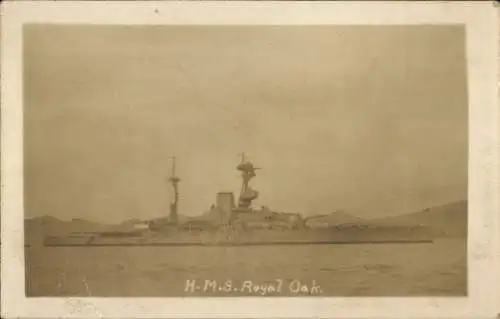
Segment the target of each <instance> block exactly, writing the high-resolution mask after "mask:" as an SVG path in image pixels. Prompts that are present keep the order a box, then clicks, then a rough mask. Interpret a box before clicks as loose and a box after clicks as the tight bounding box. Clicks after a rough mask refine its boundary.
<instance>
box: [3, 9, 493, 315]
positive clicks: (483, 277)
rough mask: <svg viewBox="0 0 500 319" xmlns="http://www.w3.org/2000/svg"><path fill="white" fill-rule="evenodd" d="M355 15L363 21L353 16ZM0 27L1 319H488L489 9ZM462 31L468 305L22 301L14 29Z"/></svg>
mask: <svg viewBox="0 0 500 319" xmlns="http://www.w3.org/2000/svg"><path fill="white" fill-rule="evenodd" d="M360 6H362V9H361V8H360ZM2 9H3V10H2V21H1V40H2V43H1V45H2V46H1V50H2V51H1V66H2V69H1V75H2V83H1V94H2V95H1V96H2V100H1V106H2V114H1V115H2V126H1V129H2V136H1V143H2V144H1V156H2V158H1V159H2V162H1V165H2V167H1V168H2V171H1V172H2V190H1V196H2V202H1V209H2V212H3V214H2V225H1V230H2V232H1V239H2V247H1V249H2V261H1V263H2V264H1V281H2V283H3V285H2V286H1V293H2V299H1V303H2V304H1V311H2V316H6V317H23V318H31V317H33V318H55V317H61V316H64V317H68V318H86V317H89V318H93V317H104V318H105V317H120V318H146V317H147V318H234V317H241V318H271V317H274V318H297V317H304V318H309V317H332V318H337V317H338V318H369V317H385V318H410V317H412V318H413V317H419V318H437V317H440V318H466V317H474V318H490V317H495V315H496V313H497V312H498V309H495V308H496V304H497V302H498V301H499V300H500V298H499V296H500V292H499V291H498V289H496V288H497V287H499V286H500V276H499V270H500V263H499V255H500V254H499V246H500V245H499V241H500V240H499V237H498V230H499V218H498V214H497V212H498V211H499V207H500V205H499V190H500V188H499V187H498V186H499V184H498V181H499V178H498V177H499V170H498V164H499V158H500V157H499V138H498V137H499V135H500V134H499V133H500V130H499V126H498V121H499V114H500V113H499V110H498V92H497V83H498V73H497V70H499V68H498V64H497V63H498V62H497V54H498V51H499V50H498V44H499V43H498V37H497V33H496V32H491V30H498V15H497V11H496V10H497V9H496V8H495V7H494V5H493V4H492V3H489V2H459V3H451V2H435V3H412V2H406V3H397V2H372V3H362V4H361V3H353V2H297V3H291V2H286V3H285V2H233V3H231V2H150V1H147V2H139V1H138V2H60V3H56V2H7V3H3V5H2ZM25 23H59V24H66V23H68V24H77V23H78V24H158V25H159V24H165V25H176V24H197V25H201V24H221V25H249V24H253V25H258V24H261V25H262V24H264V25H268V24H272V25H278V24H288V25H301V24H314V25H318V24H344V25H353V24H363V25H380V24H384V25H398V24H415V25H418V24H464V25H465V26H466V30H467V54H468V59H467V60H468V64H467V68H468V75H469V78H468V84H469V102H470V105H469V114H470V119H469V124H470V130H469V136H470V146H469V150H470V152H469V154H470V157H469V212H470V215H469V216H470V217H473V218H469V226H468V227H469V239H468V247H469V256H468V262H469V276H468V277H469V284H468V287H469V296H468V297H467V298H431V297H429V298H427V297H423V298H382V297H377V298H334V297H331V298H330V297H314V298H271V297H266V298H258V297H257V298H209V297H207V298H26V297H25V293H24V287H25V285H24V238H23V219H22V218H23V216H24V214H23V213H22V212H23V198H22V194H23V179H22V174H23V170H22V160H23V146H22V145H23V144H22V125H23V123H22V105H23V104H22V103H23V100H22V72H21V71H22V26H23V24H25Z"/></svg>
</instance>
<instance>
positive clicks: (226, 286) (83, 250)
mask: <svg viewBox="0 0 500 319" xmlns="http://www.w3.org/2000/svg"><path fill="white" fill-rule="evenodd" d="M25 256H26V293H27V296H28V297H30V296H93V297H104V296H113V297H149V296H151V297H152V296H154V297H161V296H165V297H174V296H207V297H210V296H228V297H229V296H230V297H234V296H241V297H244V296H353V297H356V296H464V295H466V294H467V257H466V256H467V253H466V241H465V240H464V239H441V240H437V241H435V242H434V243H427V244H359V245H303V246H301V245H299V246H246V247H148V246H144V247H76V248H75V247H29V248H26V254H25Z"/></svg>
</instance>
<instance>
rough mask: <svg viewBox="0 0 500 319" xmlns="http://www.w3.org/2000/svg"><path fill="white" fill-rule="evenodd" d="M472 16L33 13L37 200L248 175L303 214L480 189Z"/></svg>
mask: <svg viewBox="0 0 500 319" xmlns="http://www.w3.org/2000/svg"><path fill="white" fill-rule="evenodd" d="M464 41H465V37H464V29H463V28H462V27H460V26H78V25H74V26H69V25H28V26H25V30H24V134H25V135H24V147H25V158H24V160H25V163H24V165H25V216H26V217H36V216H42V215H50V216H54V217H57V218H60V219H64V220H67V219H71V218H85V219H88V220H93V221H100V222H119V221H123V220H126V219H131V218H140V219H149V218H157V217H163V216H166V215H167V214H168V206H169V202H170V199H171V188H170V187H169V185H168V183H167V181H166V178H167V177H168V176H169V174H170V167H171V157H172V156H173V155H175V156H176V157H177V172H178V175H179V176H180V178H181V182H180V185H179V188H180V200H179V212H180V213H181V214H183V215H189V216H195V215H198V214H201V213H202V212H203V211H205V210H207V209H208V208H209V207H210V205H211V204H213V203H214V202H215V196H216V193H217V192H228V191H229V192H235V194H236V193H237V192H238V191H239V187H240V183H241V179H240V175H239V173H238V171H237V170H236V169H235V166H236V165H237V164H238V163H239V161H240V158H239V154H240V153H241V152H245V153H246V154H247V158H248V159H249V160H251V161H252V162H254V164H255V165H257V166H259V167H261V168H262V170H259V171H258V172H257V177H256V178H255V179H253V180H252V181H251V186H252V187H253V188H254V189H256V190H257V191H259V193H260V196H259V198H258V199H257V200H256V201H255V205H256V206H257V207H258V206H261V205H265V206H268V207H269V208H271V209H272V210H275V211H284V212H298V213H302V214H304V215H313V214H324V213H329V212H333V211H336V210H343V211H344V212H346V213H350V214H353V215H357V216H360V217H364V218H377V217H382V216H389V215H398V214H405V213H409V212H414V211H418V210H421V209H424V208H427V207H431V206H434V205H441V204H445V203H449V202H453V201H456V200H463V199H466V198H467V150H468V141H467V130H468V123H467V121H468V120H467V113H468V103H467V77H466V59H465V42H464Z"/></svg>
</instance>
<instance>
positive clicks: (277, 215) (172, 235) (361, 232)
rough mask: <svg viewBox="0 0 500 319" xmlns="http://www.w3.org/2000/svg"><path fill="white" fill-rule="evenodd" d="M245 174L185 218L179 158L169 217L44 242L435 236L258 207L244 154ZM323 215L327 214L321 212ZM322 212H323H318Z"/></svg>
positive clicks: (232, 242) (352, 240)
mask: <svg viewBox="0 0 500 319" xmlns="http://www.w3.org/2000/svg"><path fill="white" fill-rule="evenodd" d="M236 169H237V170H238V171H239V172H240V173H241V178H242V182H241V188H240V190H239V195H238V197H237V198H235V195H234V193H233V192H219V193H217V194H216V196H215V197H216V198H215V204H213V205H212V206H211V208H210V211H208V213H206V214H201V215H199V216H197V217H192V218H188V219H187V220H185V221H181V220H180V218H179V214H178V207H179V183H180V181H181V179H180V177H179V176H178V175H177V174H176V161H175V157H174V158H173V161H172V171H171V174H170V177H169V178H168V182H169V183H170V185H171V186H172V201H171V203H170V212H169V214H168V216H167V217H164V218H157V219H153V220H148V221H141V222H138V223H137V224H136V225H135V227H134V230H132V231H121V232H117V231H101V232H91V233H72V234H69V235H64V236H45V237H44V238H43V245H44V246H52V247H54V246H238V245H242V246H243V245H321V244H366V243H370V244H377V243H430V242H432V241H433V238H432V235H431V234H430V232H429V231H428V230H427V229H426V228H425V227H408V228H405V227H403V228H399V229H396V230H394V229H392V230H391V231H384V230H383V229H380V228H370V227H368V228H364V227H358V226H357V225H351V226H346V227H326V228H317V227H310V226H308V220H309V219H311V218H317V217H318V216H310V217H303V216H302V215H301V214H300V213H286V212H276V211H273V210H271V209H269V208H268V207H266V206H262V207H260V208H255V207H254V204H253V202H254V200H256V199H257V198H258V197H259V192H258V191H257V190H255V189H253V188H252V187H251V186H250V181H251V180H252V179H254V178H255V177H256V176H257V171H258V170H259V169H260V168H259V167H256V166H255V165H254V164H253V163H252V162H251V161H248V160H247V159H246V158H245V155H244V154H242V156H241V162H240V163H239V164H238V165H237V166H236ZM322 216H324V215H322ZM319 217H321V216H319Z"/></svg>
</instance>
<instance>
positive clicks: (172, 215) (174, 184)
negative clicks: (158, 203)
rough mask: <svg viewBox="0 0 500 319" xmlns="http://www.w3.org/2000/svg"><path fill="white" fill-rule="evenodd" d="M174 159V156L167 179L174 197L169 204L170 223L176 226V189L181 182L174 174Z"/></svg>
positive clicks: (177, 198)
mask: <svg viewBox="0 0 500 319" xmlns="http://www.w3.org/2000/svg"><path fill="white" fill-rule="evenodd" d="M175 160H176V158H175V156H173V157H172V173H171V175H170V178H169V179H168V180H169V181H170V183H171V184H172V188H173V191H174V196H173V200H172V202H171V203H170V218H169V219H170V221H171V222H173V223H175V224H177V222H178V216H177V203H178V201H179V187H178V184H179V182H180V181H181V179H180V178H179V177H178V176H177V175H176V172H175V169H176V167H175V165H176V162H175Z"/></svg>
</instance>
